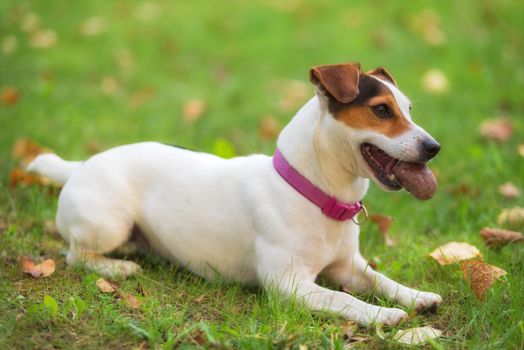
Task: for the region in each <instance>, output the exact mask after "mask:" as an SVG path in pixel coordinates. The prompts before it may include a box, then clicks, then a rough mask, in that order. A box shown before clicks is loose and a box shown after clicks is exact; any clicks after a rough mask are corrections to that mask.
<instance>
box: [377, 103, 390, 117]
mask: <svg viewBox="0 0 524 350" xmlns="http://www.w3.org/2000/svg"><path fill="white" fill-rule="evenodd" d="M372 108H373V111H374V112H375V114H376V115H377V116H378V117H380V118H391V113H390V111H389V108H388V106H387V105H385V104H380V105H376V106H373V107H372Z"/></svg>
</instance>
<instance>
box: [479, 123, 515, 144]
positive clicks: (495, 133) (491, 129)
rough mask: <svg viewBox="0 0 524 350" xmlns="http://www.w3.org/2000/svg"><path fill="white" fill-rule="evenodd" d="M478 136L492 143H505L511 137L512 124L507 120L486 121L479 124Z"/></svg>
mask: <svg viewBox="0 0 524 350" xmlns="http://www.w3.org/2000/svg"><path fill="white" fill-rule="evenodd" d="M479 131H480V134H481V135H482V136H483V137H484V138H486V139H488V140H494V141H501V142H503V141H507V140H509V139H510V138H511V136H513V123H512V122H511V120H509V119H507V118H495V119H488V120H486V121H484V122H483V123H482V124H480V127H479Z"/></svg>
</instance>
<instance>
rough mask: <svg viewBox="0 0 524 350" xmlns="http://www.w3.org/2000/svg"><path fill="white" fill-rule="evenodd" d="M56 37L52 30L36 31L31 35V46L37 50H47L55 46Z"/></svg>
mask: <svg viewBox="0 0 524 350" xmlns="http://www.w3.org/2000/svg"><path fill="white" fill-rule="evenodd" d="M57 41H58V36H57V35H56V33H55V31H54V30H50V29H48V30H37V31H35V32H34V33H33V34H32V35H31V39H30V42H31V46H33V47H34V48H37V49H49V48H51V47H53V46H55V45H56V42H57Z"/></svg>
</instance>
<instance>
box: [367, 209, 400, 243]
mask: <svg viewBox="0 0 524 350" xmlns="http://www.w3.org/2000/svg"><path fill="white" fill-rule="evenodd" d="M369 219H370V220H371V222H373V223H375V224H377V225H378V228H379V230H380V233H381V234H382V238H384V242H385V243H386V246H388V247H393V246H394V245H395V241H393V239H392V238H391V237H390V236H389V233H388V232H389V227H390V226H391V223H392V222H393V218H392V217H391V216H389V215H382V214H371V215H370V216H369Z"/></svg>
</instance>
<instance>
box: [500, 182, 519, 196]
mask: <svg viewBox="0 0 524 350" xmlns="http://www.w3.org/2000/svg"><path fill="white" fill-rule="evenodd" d="M499 192H500V194H501V195H503V196H504V197H505V198H518V197H520V195H521V193H520V189H519V188H518V187H517V186H515V184H513V183H511V182H506V183H505V184H502V185H500V187H499Z"/></svg>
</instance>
